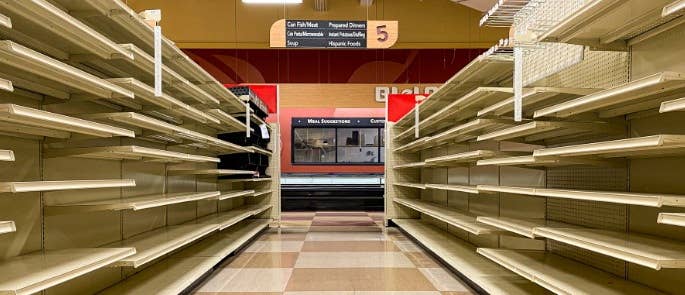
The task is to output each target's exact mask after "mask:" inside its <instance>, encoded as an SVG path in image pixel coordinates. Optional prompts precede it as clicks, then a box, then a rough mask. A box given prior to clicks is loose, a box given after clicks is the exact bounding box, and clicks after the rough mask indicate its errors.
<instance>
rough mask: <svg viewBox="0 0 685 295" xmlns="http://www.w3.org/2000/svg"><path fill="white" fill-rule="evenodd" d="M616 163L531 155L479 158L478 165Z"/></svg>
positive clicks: (539, 165) (528, 165)
mask: <svg viewBox="0 0 685 295" xmlns="http://www.w3.org/2000/svg"><path fill="white" fill-rule="evenodd" d="M614 164H616V163H615V162H611V161H609V160H602V159H584V158H563V157H536V156H533V155H529V156H514V157H503V158H490V159H483V160H478V162H476V165H478V166H487V165H493V166H522V167H559V166H580V165H588V166H600V167H602V166H612V165H614Z"/></svg>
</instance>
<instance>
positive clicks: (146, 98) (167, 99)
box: [107, 78, 221, 124]
mask: <svg viewBox="0 0 685 295" xmlns="http://www.w3.org/2000/svg"><path fill="white" fill-rule="evenodd" d="M107 81H109V82H111V83H112V84H115V85H118V86H120V87H122V88H125V89H128V90H131V91H132V92H133V93H134V94H135V95H136V99H140V104H141V106H131V105H130V104H128V105H127V106H129V107H132V108H134V109H137V110H143V109H144V107H143V106H142V104H143V103H145V104H147V105H153V106H157V107H160V108H161V109H163V110H165V111H167V112H169V113H171V114H172V115H177V116H181V117H184V118H188V119H190V120H193V121H196V122H198V123H202V124H220V123H221V122H220V121H219V119H217V118H215V117H212V116H210V115H208V114H206V113H204V112H202V111H200V110H198V109H196V108H194V107H192V106H190V105H188V104H186V103H184V102H182V101H180V100H178V99H176V98H173V97H171V96H170V95H168V94H166V93H163V94H162V96H156V95H155V90H154V88H152V87H151V86H149V85H147V84H145V83H143V82H140V81H138V80H136V79H134V78H113V79H107ZM136 103H138V100H136Z"/></svg>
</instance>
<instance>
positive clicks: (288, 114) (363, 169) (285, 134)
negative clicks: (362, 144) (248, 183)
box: [278, 108, 385, 173]
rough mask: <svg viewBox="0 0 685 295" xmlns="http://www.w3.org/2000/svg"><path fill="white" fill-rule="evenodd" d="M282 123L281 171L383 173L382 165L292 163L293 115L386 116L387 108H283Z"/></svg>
mask: <svg viewBox="0 0 685 295" xmlns="http://www.w3.org/2000/svg"><path fill="white" fill-rule="evenodd" d="M278 115H279V117H280V123H281V142H282V146H281V172H283V173H383V166H381V165H375V166H373V165H371V166H365V165H349V166H348V165H339V166H336V165H293V163H292V150H291V149H292V145H291V143H292V134H291V132H292V128H291V126H292V118H293V117H322V118H336V117H348V118H349V117H385V109H380V108H374V109H371V108H368V109H343V108H326V109H323V108H316V109H300V108H298V109H293V108H282V109H281V110H280V112H279V114H278Z"/></svg>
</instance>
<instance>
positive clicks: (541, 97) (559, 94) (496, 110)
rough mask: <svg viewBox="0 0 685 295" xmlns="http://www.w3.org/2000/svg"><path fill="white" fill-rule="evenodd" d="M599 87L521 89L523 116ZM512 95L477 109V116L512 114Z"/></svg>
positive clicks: (586, 93)
mask: <svg viewBox="0 0 685 295" xmlns="http://www.w3.org/2000/svg"><path fill="white" fill-rule="evenodd" d="M599 90H600V89H592V88H562V87H534V88H526V89H524V90H523V97H522V100H523V101H522V104H521V105H522V106H523V112H524V115H525V116H529V115H531V114H532V111H531V110H533V111H534V110H537V109H539V108H541V107H545V106H548V105H551V104H554V103H560V102H563V101H566V100H570V99H573V98H577V97H578V96H584V95H589V94H592V93H594V92H597V91H599ZM513 114H514V97H513V96H512V97H510V98H507V99H505V100H502V101H500V102H497V103H494V104H492V105H489V106H487V107H485V108H483V109H482V110H480V111H478V113H477V115H478V117H481V116H487V115H494V116H513Z"/></svg>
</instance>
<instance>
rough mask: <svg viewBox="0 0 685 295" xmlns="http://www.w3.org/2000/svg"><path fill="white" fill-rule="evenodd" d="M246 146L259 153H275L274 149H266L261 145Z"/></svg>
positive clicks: (269, 154)
mask: <svg viewBox="0 0 685 295" xmlns="http://www.w3.org/2000/svg"><path fill="white" fill-rule="evenodd" d="M245 148H249V149H251V150H252V152H253V153H258V154H262V155H267V156H271V155H273V152H272V151H269V150H265V149H263V148H260V147H256V146H246V147H245Z"/></svg>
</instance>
